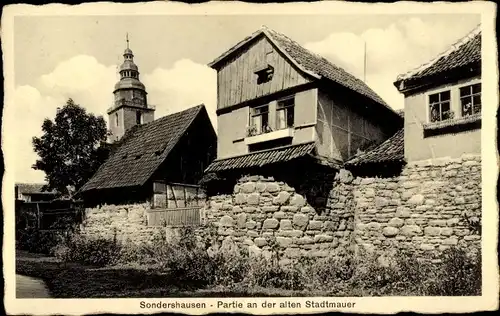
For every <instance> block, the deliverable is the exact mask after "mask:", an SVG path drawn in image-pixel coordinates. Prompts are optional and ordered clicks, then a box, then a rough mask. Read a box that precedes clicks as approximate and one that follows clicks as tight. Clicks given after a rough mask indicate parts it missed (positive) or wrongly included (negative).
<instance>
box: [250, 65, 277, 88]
mask: <svg viewBox="0 0 500 316" xmlns="http://www.w3.org/2000/svg"><path fill="white" fill-rule="evenodd" d="M254 74H256V75H257V84H262V83H265V82H268V81H270V80H271V79H272V78H273V74H274V67H273V66H271V65H269V64H264V65H260V66H258V67H257V68H256V69H255V71H254Z"/></svg>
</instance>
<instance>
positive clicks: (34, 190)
mask: <svg viewBox="0 0 500 316" xmlns="http://www.w3.org/2000/svg"><path fill="white" fill-rule="evenodd" d="M44 185H46V184H44V183H16V184H15V186H16V188H17V190H18V192H19V193H21V194H55V192H54V191H43V190H42V189H43V186H44Z"/></svg>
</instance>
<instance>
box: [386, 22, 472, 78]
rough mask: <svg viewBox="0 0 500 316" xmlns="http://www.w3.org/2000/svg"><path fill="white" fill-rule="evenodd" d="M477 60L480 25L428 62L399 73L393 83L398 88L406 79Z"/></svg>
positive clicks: (426, 75)
mask: <svg viewBox="0 0 500 316" xmlns="http://www.w3.org/2000/svg"><path fill="white" fill-rule="evenodd" d="M478 62H481V28H480V26H477V27H476V28H474V29H473V30H472V31H471V32H470V33H469V34H467V35H466V36H465V37H463V38H461V39H460V40H459V41H458V42H456V43H455V44H453V45H452V46H451V47H449V48H448V49H447V50H446V51H444V52H442V53H441V54H439V55H438V56H436V57H435V58H434V59H432V60H431V61H429V62H428V63H426V64H423V65H420V66H419V67H417V68H415V69H413V70H411V71H409V72H407V73H405V74H401V75H399V76H398V77H397V79H396V82H395V83H394V84H395V86H396V87H398V88H399V87H400V86H401V84H404V83H405V82H406V81H410V80H416V79H421V78H425V77H430V76H433V75H437V74H440V73H443V72H446V71H449V70H453V69H456V68H460V67H464V66H468V65H470V64H473V63H478Z"/></svg>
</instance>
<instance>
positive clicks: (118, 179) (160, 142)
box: [80, 104, 206, 192]
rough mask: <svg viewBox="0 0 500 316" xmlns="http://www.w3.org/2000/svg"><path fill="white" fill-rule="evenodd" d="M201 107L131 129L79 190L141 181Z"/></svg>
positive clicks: (165, 153) (159, 162) (132, 184)
mask: <svg viewBox="0 0 500 316" xmlns="http://www.w3.org/2000/svg"><path fill="white" fill-rule="evenodd" d="M202 110H203V111H206V110H205V106H204V105H203V104H202V105H198V106H195V107H192V108H189V109H187V110H184V111H181V112H177V113H174V114H171V115H168V116H164V117H162V118H160V119H157V120H155V121H153V122H150V123H147V124H144V125H138V126H136V127H135V128H133V129H131V130H130V131H129V132H127V133H126V134H125V136H124V137H123V139H122V140H121V141H120V144H119V146H118V147H117V148H116V149H115V150H114V151H113V153H112V154H111V156H110V157H109V158H108V160H106V162H104V163H103V164H102V165H101V167H100V168H99V169H98V170H97V172H96V173H95V174H94V176H93V177H92V178H91V179H90V180H89V181H88V182H87V183H86V184H85V185H84V186H83V187H82V188H81V189H80V191H82V192H83V191H88V190H91V189H104V188H116V187H130V186H138V185H142V184H144V183H145V182H146V181H147V180H148V179H149V178H150V177H151V175H152V174H153V173H154V172H155V171H156V169H157V168H158V167H159V166H160V164H161V163H162V162H163V161H164V160H165V158H166V157H167V156H168V154H169V153H170V151H171V150H172V149H173V148H174V146H175V145H176V144H177V143H178V141H179V140H180V138H181V137H182V135H184V133H185V132H186V130H187V129H188V127H189V126H190V125H191V123H192V122H193V120H194V119H195V117H196V116H197V115H198V114H199V113H200V112H201V111H202Z"/></svg>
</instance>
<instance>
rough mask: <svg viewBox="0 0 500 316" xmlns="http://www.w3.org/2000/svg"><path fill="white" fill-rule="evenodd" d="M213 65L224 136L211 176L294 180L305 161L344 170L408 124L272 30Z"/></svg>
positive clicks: (330, 66) (369, 93)
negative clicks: (276, 175) (281, 175)
mask: <svg viewBox="0 0 500 316" xmlns="http://www.w3.org/2000/svg"><path fill="white" fill-rule="evenodd" d="M209 66H210V67H212V68H213V69H215V70H216V71H217V120H218V131H219V132H218V144H217V159H216V160H215V161H214V162H213V163H212V164H211V165H210V166H209V167H208V168H207V170H206V172H207V173H210V172H213V173H218V174H228V173H230V172H233V173H250V171H251V170H255V171H256V172H257V171H258V172H259V174H262V172H263V170H264V169H265V168H266V167H268V168H271V169H272V170H274V171H275V172H276V170H277V168H279V166H282V168H283V171H284V172H285V173H290V170H292V169H295V168H296V167H297V168H303V167H304V165H303V163H304V162H305V161H306V160H307V161H309V162H313V163H317V164H320V165H322V166H326V167H329V168H339V166H341V165H342V164H343V163H344V162H346V161H348V160H349V159H350V158H352V157H353V156H354V155H355V154H356V153H357V152H359V151H360V150H364V149H366V148H369V147H372V146H374V145H378V144H380V143H382V142H384V141H385V140H387V139H388V138H389V137H391V136H392V135H393V134H394V133H395V132H396V131H398V130H399V129H401V127H402V125H403V120H402V118H401V116H399V115H398V114H397V113H396V112H395V111H394V110H392V109H391V107H389V106H388V105H387V104H386V102H385V101H384V100H382V98H380V96H378V95H377V94H376V93H375V92H374V91H373V90H372V89H371V88H370V87H368V86H367V85H366V84H365V83H364V82H363V81H361V80H359V79H358V78H356V77H355V76H353V75H351V74H350V73H348V72H346V71H345V70H343V69H342V68H340V67H338V66H336V65H334V64H332V63H331V62H329V61H328V60H326V59H325V58H323V57H321V56H318V55H316V54H314V53H312V52H310V51H308V50H307V49H305V48H304V47H302V46H301V45H300V44H299V43H297V42H295V41H293V40H292V39H290V38H288V37H287V36H285V35H284V34H281V33H278V32H276V31H274V30H271V29H269V28H267V27H262V28H261V29H259V30H258V31H256V32H255V33H253V34H252V35H250V36H249V37H247V38H245V39H244V40H242V41H241V42H239V43H237V44H236V45H235V46H233V47H232V48H230V49H229V50H227V51H226V52H225V53H223V54H222V55H221V56H219V57H218V58H216V59H215V60H214V61H212V62H211V63H210V64H209ZM291 162H295V165H293V164H290V163H291ZM283 166H285V167H283ZM290 168H292V169H290Z"/></svg>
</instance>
